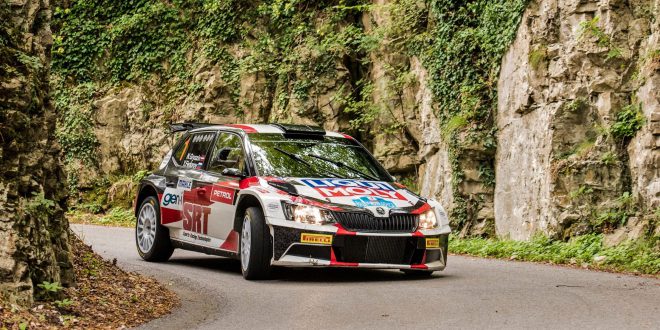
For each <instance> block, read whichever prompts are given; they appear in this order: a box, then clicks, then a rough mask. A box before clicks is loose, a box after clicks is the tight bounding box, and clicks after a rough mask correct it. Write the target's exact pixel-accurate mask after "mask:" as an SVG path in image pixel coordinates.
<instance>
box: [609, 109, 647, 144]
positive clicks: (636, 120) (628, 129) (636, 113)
mask: <svg viewBox="0 0 660 330" xmlns="http://www.w3.org/2000/svg"><path fill="white" fill-rule="evenodd" d="M644 121H645V119H644V114H643V113H642V105H641V103H639V104H630V105H627V106H625V107H624V108H623V109H621V111H619V113H617V115H616V120H615V122H614V124H612V127H611V128H610V131H611V133H612V136H614V137H615V138H617V139H619V140H625V139H629V138H632V137H633V136H635V133H637V131H639V130H640V129H641V128H642V126H643V125H644Z"/></svg>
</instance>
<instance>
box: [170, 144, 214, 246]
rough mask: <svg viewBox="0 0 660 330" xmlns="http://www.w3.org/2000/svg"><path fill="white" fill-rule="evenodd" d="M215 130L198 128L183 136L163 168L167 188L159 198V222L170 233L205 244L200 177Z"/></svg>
mask: <svg viewBox="0 0 660 330" xmlns="http://www.w3.org/2000/svg"><path fill="white" fill-rule="evenodd" d="M214 137H215V133H214V132H200V133H194V134H190V135H189V136H187V137H184V141H183V142H182V143H181V144H180V146H179V147H178V148H177V150H176V151H175V152H174V155H173V157H172V163H171V164H170V165H171V166H168V168H167V170H166V172H165V178H166V185H167V188H166V189H165V192H164V194H163V197H162V198H161V223H162V224H163V225H165V226H166V227H168V228H169V229H170V237H172V238H174V239H178V240H182V241H187V242H190V243H194V244H199V245H207V243H208V242H210V239H209V238H208V237H207V236H206V235H207V233H208V225H207V224H208V219H209V218H208V217H209V215H210V209H209V207H208V205H206V206H204V205H200V204H198V203H199V202H200V200H199V199H198V194H200V193H203V189H200V187H201V186H200V184H199V179H200V177H201V173H202V171H203V168H204V165H205V163H206V156H207V152H208V151H209V150H210V148H211V145H212V143H213V139H214Z"/></svg>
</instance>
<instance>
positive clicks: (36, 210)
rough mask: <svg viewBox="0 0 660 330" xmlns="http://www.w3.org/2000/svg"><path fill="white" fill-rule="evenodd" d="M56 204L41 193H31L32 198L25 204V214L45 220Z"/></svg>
mask: <svg viewBox="0 0 660 330" xmlns="http://www.w3.org/2000/svg"><path fill="white" fill-rule="evenodd" d="M56 206H57V203H55V201H53V200H51V199H48V198H46V197H45V196H44V193H43V192H32V197H31V198H28V199H27V201H26V203H25V213H27V214H29V215H31V216H33V217H36V218H45V217H49V216H51V215H52V214H53V211H54V209H55V207H56Z"/></svg>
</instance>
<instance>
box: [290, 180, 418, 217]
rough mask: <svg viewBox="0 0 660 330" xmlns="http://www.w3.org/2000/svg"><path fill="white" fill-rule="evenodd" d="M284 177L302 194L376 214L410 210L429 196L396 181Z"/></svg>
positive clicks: (323, 201) (313, 198)
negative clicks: (415, 192)
mask: <svg viewBox="0 0 660 330" xmlns="http://www.w3.org/2000/svg"><path fill="white" fill-rule="evenodd" d="M281 180H282V181H281V182H282V183H283V184H284V185H286V186H288V188H289V189H291V188H294V189H295V194H297V195H298V196H300V197H304V198H309V199H312V200H315V201H317V202H321V203H324V204H327V205H329V206H331V207H334V208H341V209H343V210H355V209H366V210H369V211H371V212H372V213H373V214H374V215H375V216H385V215H386V214H389V210H391V209H397V210H400V211H404V212H405V211H408V212H409V211H413V210H415V209H418V208H419V207H421V206H423V205H425V204H426V200H424V199H423V198H421V197H419V196H417V195H415V194H414V193H412V192H410V191H409V190H408V189H406V188H405V187H404V186H402V185H400V184H397V183H390V182H384V181H367V180H355V179H337V178H325V179H318V178H313V179H312V178H284V179H281ZM291 192H293V191H291Z"/></svg>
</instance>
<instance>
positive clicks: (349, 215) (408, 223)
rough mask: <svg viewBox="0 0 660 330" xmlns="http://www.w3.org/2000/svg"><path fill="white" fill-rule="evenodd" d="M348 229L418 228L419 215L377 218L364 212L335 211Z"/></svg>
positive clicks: (380, 230)
mask: <svg viewBox="0 0 660 330" xmlns="http://www.w3.org/2000/svg"><path fill="white" fill-rule="evenodd" d="M333 216H334V217H335V219H337V222H339V223H340V224H341V225H342V226H343V227H344V228H346V230H350V231H363V232H403V233H411V232H413V231H415V230H416V229H417V223H418V221H419V220H418V216H417V215H414V214H391V215H390V217H389V218H376V217H374V216H372V215H370V214H368V213H363V212H333Z"/></svg>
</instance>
